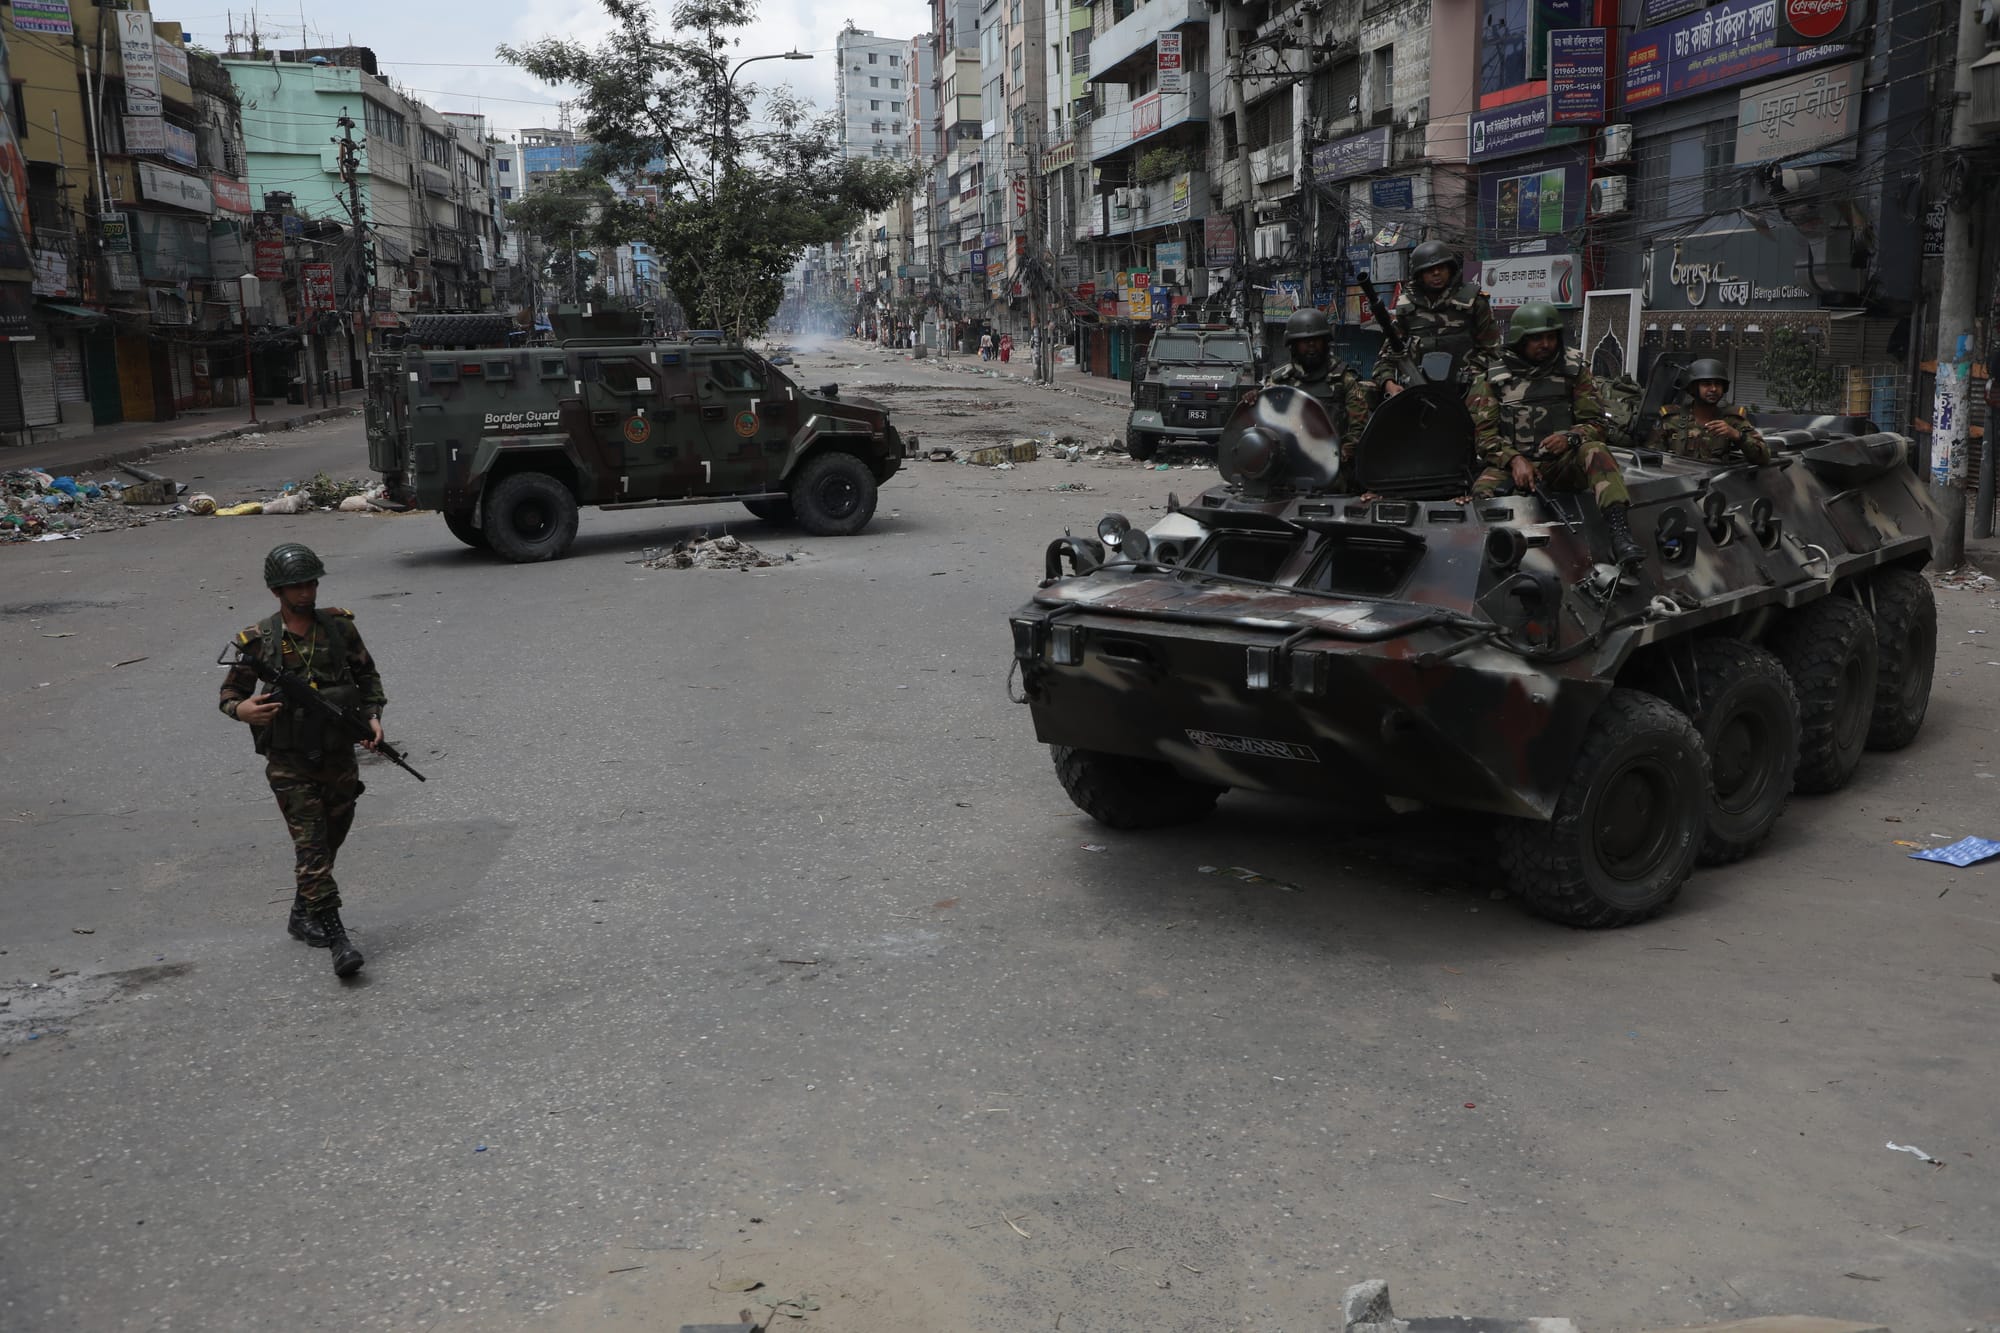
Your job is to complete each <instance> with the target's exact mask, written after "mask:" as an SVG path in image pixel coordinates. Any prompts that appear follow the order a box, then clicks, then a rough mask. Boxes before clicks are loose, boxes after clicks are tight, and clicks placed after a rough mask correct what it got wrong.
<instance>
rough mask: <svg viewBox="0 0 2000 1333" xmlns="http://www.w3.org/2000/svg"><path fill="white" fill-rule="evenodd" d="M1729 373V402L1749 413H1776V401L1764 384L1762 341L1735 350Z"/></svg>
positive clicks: (1779, 409)
mask: <svg viewBox="0 0 2000 1333" xmlns="http://www.w3.org/2000/svg"><path fill="white" fill-rule="evenodd" d="M1732 360H1733V361H1734V363H1735V364H1733V365H1732V366H1731V367H1730V373H1729V401H1731V402H1732V403H1735V404H1736V405H1737V406H1739V407H1747V408H1749V409H1750V410H1751V411H1753V412H1755V411H1759V410H1761V411H1765V412H1778V411H1782V410H1783V409H1782V408H1780V407H1779V406H1778V400H1777V399H1775V398H1773V397H1772V396H1771V386H1770V385H1769V384H1767V383H1765V382H1764V340H1763V339H1761V338H1759V339H1758V340H1757V341H1756V342H1755V343H1752V344H1750V345H1749V346H1746V347H1739V348H1737V349H1736V351H1735V353H1734V355H1733V357H1732Z"/></svg>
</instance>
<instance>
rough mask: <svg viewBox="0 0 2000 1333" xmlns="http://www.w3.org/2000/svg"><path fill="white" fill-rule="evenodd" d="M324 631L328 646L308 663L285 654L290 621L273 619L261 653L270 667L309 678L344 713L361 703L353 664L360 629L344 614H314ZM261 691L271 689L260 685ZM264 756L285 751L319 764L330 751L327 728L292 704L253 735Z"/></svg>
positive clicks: (339, 745) (280, 616)
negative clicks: (288, 622) (354, 649)
mask: <svg viewBox="0 0 2000 1333" xmlns="http://www.w3.org/2000/svg"><path fill="white" fill-rule="evenodd" d="M313 615H314V618H315V619H316V620H317V621H318V622H319V628H320V629H321V630H322V631H323V632H324V637H325V643H324V645H323V646H322V647H321V648H320V649H319V651H318V652H317V653H315V654H314V656H313V660H312V661H311V662H307V661H305V660H304V659H303V657H301V656H300V654H298V652H297V651H296V650H294V651H293V652H292V653H291V654H290V655H287V654H286V653H285V651H284V644H285V620H284V616H283V614H282V613H281V614H278V615H274V616H272V617H271V618H270V619H269V620H266V621H264V622H263V623H262V625H261V626H259V628H261V629H262V630H263V635H264V637H263V640H262V642H261V643H259V644H258V651H259V652H260V653H261V654H262V655H263V658H264V660H265V661H266V662H269V663H270V664H271V665H272V666H273V667H276V668H277V669H278V670H280V671H290V672H291V673H292V674H294V675H297V676H303V677H305V679H306V680H307V681H308V682H310V683H311V684H312V685H313V687H314V688H315V689H317V690H318V691H319V692H320V693H321V694H323V695H325V696H326V698H327V700H328V702H330V703H334V704H338V705H339V706H340V707H342V708H355V707H358V706H360V703H361V687H360V686H359V685H357V684H355V681H354V672H353V670H352V669H351V668H350V667H349V665H348V657H349V655H350V654H351V652H352V650H353V647H354V640H353V634H354V627H353V624H352V622H351V621H350V620H348V618H347V617H346V616H345V615H344V614H343V615H333V614H330V613H329V612H327V611H325V610H316V611H314V612H313ZM259 688H260V689H263V688H270V687H266V686H261V685H260V686H259ZM252 737H253V739H254V740H255V742H256V746H257V753H258V754H269V753H271V752H272V751H282V752H284V753H287V754H298V755H304V756H307V757H309V758H311V759H313V760H315V761H317V759H318V757H319V756H320V755H321V754H322V753H323V752H324V751H325V750H326V749H327V746H328V735H327V728H326V724H325V723H324V722H322V721H321V720H320V719H319V718H318V717H316V716H313V715H311V714H309V713H307V712H306V711H305V710H304V709H301V708H294V707H292V706H290V705H287V706H286V707H284V708H283V709H280V710H279V712H278V715H277V716H276V717H275V718H273V719H271V723H270V725H269V726H264V727H256V728H253V730H252ZM346 746H347V742H346V741H345V739H344V738H343V739H340V740H338V741H337V742H336V743H335V748H338V749H340V751H341V753H343V754H345V753H346V752H347V749H346Z"/></svg>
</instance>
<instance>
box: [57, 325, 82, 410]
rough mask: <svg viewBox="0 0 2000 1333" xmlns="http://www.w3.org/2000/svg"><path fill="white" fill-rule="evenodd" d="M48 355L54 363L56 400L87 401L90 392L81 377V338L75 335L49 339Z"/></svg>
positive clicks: (69, 401) (63, 401) (62, 401)
mask: <svg viewBox="0 0 2000 1333" xmlns="http://www.w3.org/2000/svg"><path fill="white" fill-rule="evenodd" d="M49 356H50V359H51V360H52V361H53V362H54V364H55V376H56V401H57V402H58V403H82V402H88V401H89V399H90V394H89V391H88V390H87V389H86V388H85V387H84V379H83V340H82V339H81V338H79V337H76V336H75V335H67V336H65V337H63V338H62V339H61V340H60V341H57V340H51V343H50V346H49Z"/></svg>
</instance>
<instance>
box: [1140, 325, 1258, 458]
mask: <svg viewBox="0 0 2000 1333" xmlns="http://www.w3.org/2000/svg"><path fill="white" fill-rule="evenodd" d="M1262 378H1263V376H1262V375H1260V374H1259V373H1258V368H1257V358H1256V355H1255V354H1254V353H1253V352H1252V351H1251V349H1250V340H1249V339H1248V338H1247V337H1245V336H1244V333H1243V330H1241V329H1239V328H1235V327H1232V326H1231V325H1228V324H1176V325H1174V326H1173V327H1172V328H1169V329H1163V330H1161V331H1160V332H1159V333H1158V334H1157V335H1156V336H1155V337H1154V338H1153V345H1152V347H1150V348H1149V349H1147V352H1146V357H1145V361H1144V363H1143V364H1142V365H1141V366H1140V372H1139V374H1138V375H1137V376H1136V377H1135V378H1134V379H1133V381H1132V414H1131V415H1130V416H1129V417H1127V418H1126V420H1125V452H1126V453H1128V454H1130V455H1132V457H1134V458H1136V459H1140V460H1142V461H1143V460H1145V459H1148V458H1151V457H1152V456H1153V455H1154V454H1155V453H1156V452H1158V451H1159V448H1160V446H1161V445H1163V444H1165V445H1179V446H1182V447H1189V446H1202V447H1207V448H1210V449H1212V448H1214V447H1215V442H1216V440H1217V439H1218V438H1220V436H1221V435H1222V425H1223V423H1224V422H1225V421H1227V420H1228V419H1229V414H1230V413H1231V412H1232V411H1234V410H1235V408H1236V400H1237V399H1238V398H1240V397H1241V396H1242V393H1243V390H1245V389H1247V388H1253V387H1255V386H1256V385H1257V383H1258V382H1259V381H1260V380H1261V379H1262Z"/></svg>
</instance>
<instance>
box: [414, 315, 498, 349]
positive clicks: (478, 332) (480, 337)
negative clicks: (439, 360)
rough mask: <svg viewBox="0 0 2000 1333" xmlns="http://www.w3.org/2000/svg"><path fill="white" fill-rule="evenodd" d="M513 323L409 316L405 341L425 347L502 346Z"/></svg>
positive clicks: (494, 318)
mask: <svg viewBox="0 0 2000 1333" xmlns="http://www.w3.org/2000/svg"><path fill="white" fill-rule="evenodd" d="M513 331H514V321H513V320H512V319H510V318H508V317H507V316H506V315H412V316H410V332H409V335H408V341H410V342H414V343H421V344H423V345H424V346H426V347H505V346H506V345H507V335H508V334H510V333H512V332H513Z"/></svg>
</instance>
